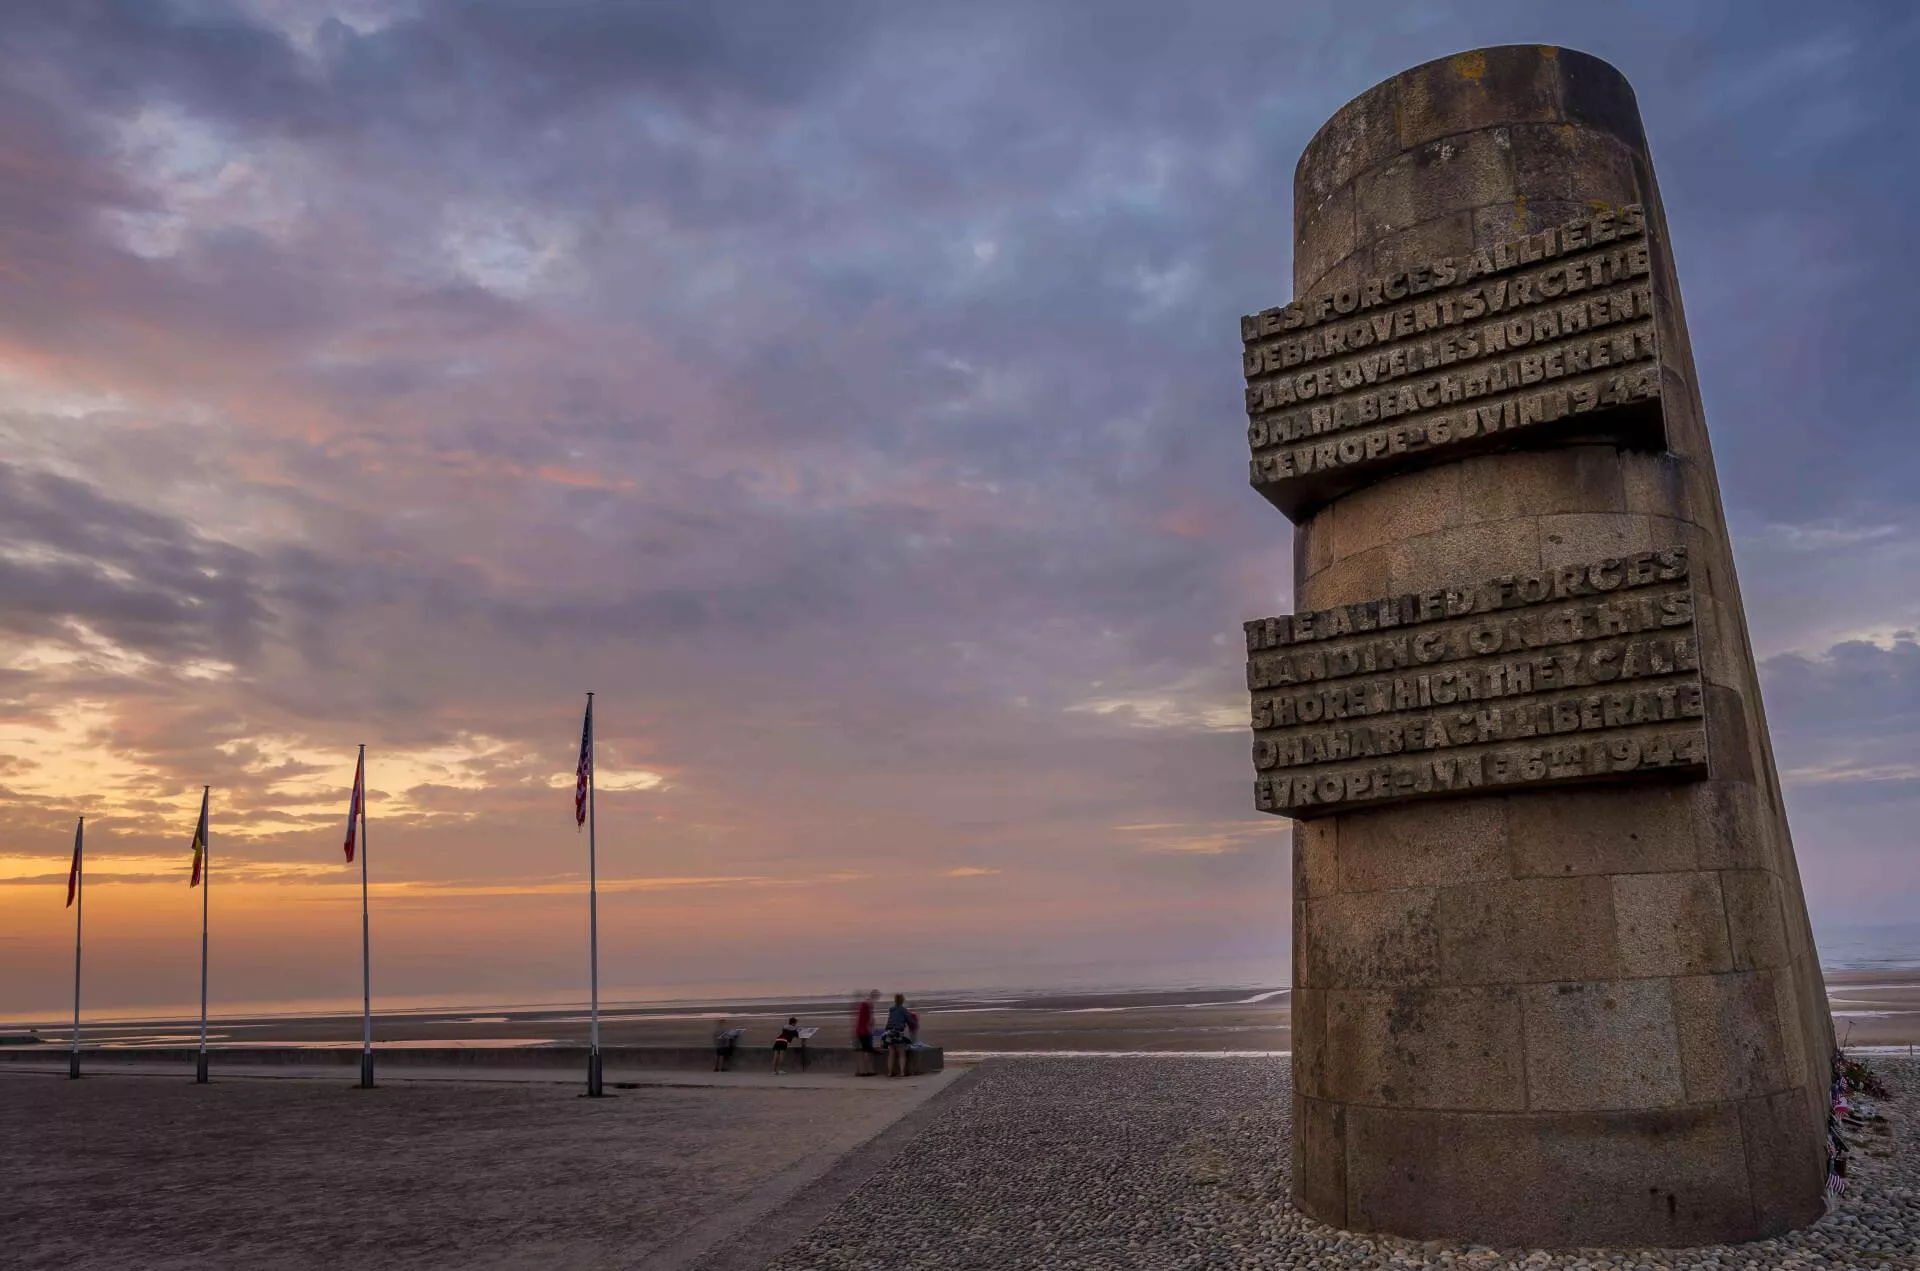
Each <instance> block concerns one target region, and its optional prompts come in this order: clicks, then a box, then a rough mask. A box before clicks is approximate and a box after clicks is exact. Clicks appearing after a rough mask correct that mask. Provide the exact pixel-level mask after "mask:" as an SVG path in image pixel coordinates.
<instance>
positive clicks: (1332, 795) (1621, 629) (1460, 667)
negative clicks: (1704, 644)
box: [1246, 546, 1707, 818]
mask: <svg viewBox="0 0 1920 1271" xmlns="http://www.w3.org/2000/svg"><path fill="white" fill-rule="evenodd" d="M1246 635H1247V686H1248V687H1249V688H1250V689H1251V690H1252V692H1253V729H1254V743H1253V761H1254V767H1255V769H1256V770H1257V771H1258V777H1257V781H1256V788H1255V801H1256V804H1257V806H1258V807H1259V808H1260V810H1261V811H1264V812H1276V813H1282V814H1284V815H1287V816H1292V817H1298V818H1309V817H1314V816H1320V815H1324V814H1326V813H1330V812H1340V811H1346V810H1350V809H1352V808H1353V807H1355V806H1356V805H1370V804H1379V803H1386V802H1393V801H1398V800H1405V799H1415V798H1430V797H1434V796H1440V795H1448V794H1465V793H1489V792H1492V791H1494V790H1497V789H1500V788H1503V787H1510V786H1537V785H1544V784H1562V783H1567V782H1575V781H1591V780H1601V779H1607V778H1620V777H1681V778H1685V777H1697V776H1704V775H1705V774H1706V769H1707V739H1706V719H1705V714H1706V703H1705V693H1704V689H1703V687H1702V684H1701V679H1700V651H1699V645H1698V643H1697V640H1696V636H1695V633H1694V592H1693V584H1692V581H1691V579H1690V577H1689V563H1688V560H1687V552H1686V549H1685V548H1684V547H1680V546H1673V547H1665V548H1661V549H1660V550H1657V551H1650V552H1641V553H1638V554H1636V555H1632V556H1623V557H1614V558H1609V559H1605V560H1599V561H1594V562H1591V563H1589V564H1585V565H1569V566H1562V567H1560V568H1556V569H1548V570H1542V571H1539V572H1537V573H1530V574H1521V575H1505V576H1503V577H1500V578H1492V579H1487V580H1485V581H1483V582H1481V583H1479V584H1477V585H1468V586H1464V587H1449V588H1446V589H1444V590H1439V591H1428V592H1423V593H1419V594H1411V595H1402V596H1387V597H1383V598H1381V599H1378V600H1370V601H1366V602H1363V603H1360V604H1353V605H1341V606H1339V607H1337V608H1334V609H1328V610H1322V611H1320V612H1317V613H1299V614H1283V615H1281V616H1279V617H1275V618H1263V619H1256V620H1255V621H1252V622H1249V623H1247V624H1246Z"/></svg>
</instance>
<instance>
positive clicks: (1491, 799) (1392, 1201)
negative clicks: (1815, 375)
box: [1242, 46, 1833, 1246]
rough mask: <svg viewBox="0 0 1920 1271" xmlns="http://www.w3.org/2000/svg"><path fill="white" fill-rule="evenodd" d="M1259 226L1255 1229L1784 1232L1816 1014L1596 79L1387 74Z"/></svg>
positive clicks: (1678, 361) (1616, 85)
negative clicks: (1286, 1152)
mask: <svg viewBox="0 0 1920 1271" xmlns="http://www.w3.org/2000/svg"><path fill="white" fill-rule="evenodd" d="M1294 199H1295V208H1294V227H1295V256H1294V285H1295V296H1296V299H1295V300H1294V302H1293V303H1291V304H1288V305H1285V306H1282V307H1278V308H1275V309H1272V310H1268V311H1266V312H1264V313H1260V314H1254V315H1250V316H1249V317H1247V318H1245V319H1243V322H1242V336H1243V339H1244V344H1245V372H1246V376H1247V381H1248V412H1249V418H1250V421H1251V426H1250V430H1249V439H1250V441H1251V443H1252V452H1253V465H1252V478H1253V483H1254V485H1255V487H1256V488H1258V489H1259V490H1260V491H1261V492H1262V493H1263V494H1265V495H1266V496H1267V497H1268V498H1269V499H1270V500H1271V501H1273V502H1274V503H1275V504H1276V505H1277V506H1278V507H1279V508H1280V509H1281V510H1282V511H1283V512H1285V513H1286V514H1287V515H1288V516H1289V517H1290V518H1291V519H1293V521H1294V522H1295V556H1294V593H1295V609H1296V612H1295V613H1294V614H1292V615H1286V616H1282V617H1278V618H1273V619H1264V620H1260V621H1256V622H1252V623H1249V624H1248V630H1247V637H1248V658H1249V684H1250V687H1251V689H1252V691H1253V722H1254V728H1255V734H1254V735H1255V745H1254V758H1255V765H1256V768H1257V774H1256V781H1257V800H1258V804H1259V806H1260V807H1261V808H1263V809H1264V810H1267V811H1271V812H1275V813H1277V814H1282V815H1287V816H1291V817H1293V818H1295V820H1296V825H1295V829H1294V887H1293V931H1294V958H1293V986H1294V992H1293V1028H1294V1054H1293V1076H1294V1101H1295V1106H1294V1113H1295V1116H1294V1182H1293V1186H1294V1194H1295V1199H1296V1201H1297V1203H1298V1204H1299V1205H1300V1207H1301V1208H1302V1209H1303V1210H1304V1211H1305V1212H1306V1213H1308V1214H1310V1215H1312V1216H1313V1217H1315V1218H1317V1219H1320V1220H1321V1221H1323V1222H1326V1223H1329V1224H1332V1225H1334V1226H1337V1227H1343V1228H1349V1229H1354V1230H1361V1231H1379V1232H1389V1233H1395V1234H1398V1235H1403V1236H1411V1237H1448V1238H1463V1239H1471V1240H1475V1241H1479V1242H1485V1243H1493V1244H1503V1245H1549V1246H1567V1245H1598V1244H1622V1243H1625V1244H1633V1245H1689V1244H1701V1243H1717V1242H1725V1241H1739V1240H1747V1239H1753V1238H1757V1237H1762V1236H1766V1235H1769V1234H1773V1233H1777V1232H1780V1231H1783V1230H1785V1229H1787V1228H1790V1227H1793V1226H1796V1225H1799V1224H1803V1223H1806V1222H1808V1221H1810V1220H1812V1219H1813V1218H1815V1217H1816V1216H1818V1214H1819V1213H1820V1211H1821V1206H1822V1188H1823V1184H1824V1182H1825V1177H1826V1168H1827V1158H1826V1123H1827V1093H1828V1082H1829V1076H1830V1072H1831V1062H1832V1054H1833V1032H1832V1022H1831V1019H1830V1017H1829V1015H1828V1013H1827V1009H1826V998H1825V992H1824V989H1823V986H1822V981H1821V978H1820V974H1819V963H1818V959H1817V957H1816V955H1815V952H1814V947H1813V940H1812V933H1811V930H1810V928H1809V925H1808V922H1807V915H1806V906H1805V902H1804V900H1803V898H1802V895H1801V889H1800V880H1799V874H1798V870H1797V867H1796V865H1795V863H1794V855H1793V847H1792V843H1791V840H1790V838H1789V836H1788V830H1787V823H1786V817H1785V813H1784V810H1783V807H1782V803H1781V795H1780V784H1779V781H1778V778H1777V777H1776V775H1775V772H1774V761H1773V753H1772V748H1771V745H1770V743H1769V740H1768V737H1767V728H1766V721H1765V718H1764V716H1763V714H1762V711H1761V705H1760V694H1759V688H1758V682H1757V677H1756V672H1755V669H1754V660H1753V652H1752V649H1751V647H1750V644H1749V641H1748V636H1747V627H1746V617H1745V613H1744V611H1743V608H1742V605H1741V601H1740V591H1739V586H1738V583H1737V582H1736V581H1735V578H1734V569H1733V557H1732V553H1731V551H1730V550H1729V546H1728V542H1727V532H1726V521H1725V515H1724V513H1723V511H1722V508H1721V503H1720V493H1719V488H1718V484H1717V481H1716V478H1715V475H1714V467H1713V458H1712V455H1711V452H1710V451H1709V448H1708V444H1707V429H1706V422H1705V418H1704V416H1703V413H1702V409H1701V402H1700V394H1699V391H1698V389H1697V387H1696V383H1695V376H1694V367H1693V357H1692V353H1691V350H1690V348H1689V345H1688V339H1687V327H1686V322H1685V319H1684V317H1683V314H1682V310H1681V305H1680V289H1679V286H1678V283H1677V281H1676V275H1675V271H1674V261H1673V256H1672V252H1671V250H1670V245H1669V242H1668V239H1667V234H1666V222H1665V217H1664V216H1663V214H1662V211H1661V204H1660V194H1659V191H1658V189H1657V188H1656V186H1655V184H1654V176H1653V167H1652V164H1651V162H1650V160H1649V158H1648V153H1647V142H1646V137H1645V135H1644V133H1643V131H1642V128H1641V122H1640V116H1639V110H1638V107H1637V105H1636V103H1635V101H1634V96H1633V92H1632V90H1631V89H1630V88H1629V87H1628V85H1627V82H1626V80H1625V79H1624V78H1623V77H1622V76H1621V75H1620V74H1619V72H1617V71H1616V70H1614V69H1613V68H1612V67H1611V66H1608V65H1607V64H1605V63H1604V62H1601V61H1598V60H1596V59H1594V58H1592V57H1589V56H1587V55H1585V54H1582V53H1576V52H1573V51H1570V50H1565V49H1556V48H1547V47H1537V46H1516V47H1504V48H1493V49H1485V50H1481V51H1478V52H1472V53H1465V54H1461V55H1459V56H1456V57H1450V58H1446V59H1444V60H1441V61H1436V62H1430V63H1428V64H1427V65H1424V66H1420V67H1417V68H1415V69H1413V70H1410V71H1407V72H1405V73H1404V74H1401V75H1398V76H1395V77H1394V78H1393V79H1391V80H1388V81H1387V82H1385V83H1383V84H1380V85H1378V86H1376V87H1375V88H1373V89H1371V90H1369V91H1368V92H1366V93H1365V94H1363V95H1361V96H1360V97H1358V98H1356V99H1355V100H1354V101H1353V102H1351V103H1349V104H1348V105H1347V106H1346V107H1345V108H1343V109H1342V110H1341V111H1340V112H1339V113H1338V114H1336V115H1335V116H1334V117H1333V118H1332V119H1331V120H1329V121H1328V122H1327V124H1326V125H1325V127H1323V128H1322V129H1321V130H1320V132H1319V134H1318V135H1316V136H1315V137H1314V139H1313V141H1312V142H1311V143H1310V144H1309V145H1308V147H1307V150H1306V153H1305V154H1304V155H1303V156H1302V158H1301V160H1300V165H1299V168H1298V171H1297V173H1296V175H1295V179H1294Z"/></svg>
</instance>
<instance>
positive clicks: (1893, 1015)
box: [0, 970, 1920, 1062]
mask: <svg viewBox="0 0 1920 1271" xmlns="http://www.w3.org/2000/svg"><path fill="white" fill-rule="evenodd" d="M1827 992H1828V998H1829V1001H1830V1002H1831V1005H1832V1008H1833V1013H1834V1027H1835V1031H1836V1034H1837V1035H1838V1036H1839V1037H1840V1038H1841V1039H1842V1040H1843V1041H1844V1042H1845V1043H1846V1044H1848V1045H1850V1046H1860V1047H1871V1048H1882V1047H1902V1048H1904V1047H1907V1046H1916V1047H1920V972H1914V971H1906V970H1901V971H1839V972H1833V973H1831V974H1829V975H1828V977H1827ZM1290 996H1291V995H1290V993H1289V992H1288V990H1287V989H1285V988H1284V987H1279V986H1269V987H1258V986H1254V987H1234V988H1196V989H1151V990H1140V989H1136V990H1113V991H1108V992H1030V993H1025V994H1020V993H980V994H964V993H950V994H930V995H927V996H924V997H915V998H914V999H913V1000H914V1004H915V1006H916V1008H917V1009H918V1010H919V1011H920V1012H921V1015H922V1021H923V1023H922V1037H923V1040H925V1041H927V1042H928V1043H929V1044H932V1045H937V1046H942V1047H944V1048H945V1049H946V1051H947V1054H948V1056H949V1058H950V1059H953V1060H957V1061H962V1062H964V1061H966V1060H969V1059H977V1058H984V1057H990V1056H999V1055H1019V1054H1036V1053H1049V1054H1069V1055H1071V1054H1126V1053H1152V1054H1173V1053H1210V1054H1221V1053H1226V1054H1233V1053H1242V1054H1272V1053H1276V1052H1283V1051H1287V1050H1290V1049H1291V1046H1292V1041H1291V1038H1292V1034H1291V1030H1290V1027H1289V1025H1290V1012H1289V1009H1288V999H1289V997H1290ZM849 1011H850V1003H849V1001H848V1000H847V999H838V998H836V999H826V1000H823V999H819V998H812V999H808V998H796V999H788V1000H780V999H766V1000H760V1001H728V1002H673V1003H643V1004H632V1003H626V1004H620V1003H613V1004H607V1005H605V1006H603V1009H602V1013H601V1036H602V1040H603V1042H604V1044H606V1045H608V1046H693V1045H704V1044H706V1042H707V1040H708V1039H709V1038H710V1037H711V1035H712V1032H713V1028H714V1024H715V1021H716V1020H718V1019H720V1018H723V1017H724V1018H725V1019H727V1020H728V1021H729V1022H730V1023H731V1024H732V1025H734V1026H736V1027H741V1028H745V1029H746V1030H747V1035H746V1038H745V1039H744V1044H745V1046H746V1047H747V1049H749V1050H752V1049H754V1048H757V1047H764V1046H766V1045H767V1044H769V1043H770V1042H771V1040H772V1038H773V1035H774V1033H775V1032H777V1031H778V1030H779V1028H780V1026H781V1024H782V1023H784V1022H785V1020H786V1019H787V1017H788V1016H790V1015H791V1016H798V1017H799V1019H800V1021H801V1023H802V1024H803V1025H805V1026H813V1027H818V1028H819V1029H820V1030H821V1032H820V1037H819V1043H818V1044H824V1045H828V1046H844V1045H846V1044H847V1035H848V1031H849V1029H848V1018H849ZM29 1028H38V1030H39V1034H38V1035H39V1036H41V1037H43V1038H46V1039H48V1042H50V1043H51V1044H56V1045H57V1044H62V1043H64V1041H65V1040H66V1038H67V1036H68V1035H69V1032H68V1026H63V1025H62V1024H60V1023H58V1022H56V1021H50V1020H37V1021H20V1022H18V1023H7V1024H0V1035H6V1036H11V1037H15V1038H17V1037H20V1036H23V1035H26V1033H27V1030H28V1029H29ZM197 1029H198V1023H197V1021H186V1020H180V1019H168V1020H141V1019H127V1020H120V1021H88V1022H87V1023H85V1025H84V1027H83V1030H82V1031H83V1039H84V1040H85V1041H86V1043H87V1044H88V1045H106V1046H127V1047H139V1046H143V1045H183V1044H190V1043H191V1042H192V1041H193V1040H194V1039H195V1038H196V1037H197ZM586 1032H587V1020H586V1015H585V1013H584V1011H583V1010H581V1009H580V1008H578V1007H573V1006H567V1007H535V1008H514V1007H503V1008H499V1009H495V1010H484V1009H482V1010H458V1011H407V1012H382V1013H377V1014H376V1015H375V1018H374V1036H375V1039H376V1041H377V1042H378V1043H380V1044H382V1045H394V1046H406V1045H421V1044H426V1043H439V1044H459V1045H469V1046H521V1045H539V1044H541V1043H569V1044H577V1043H579V1042H581V1041H584V1040H585V1037H586ZM359 1039H360V1017H359V1016H358V1015H357V1014H341V1015H300V1016H254V1017H234V1018H229V1017H224V1016H218V1015H216V1018H215V1021H214V1024H213V1026H212V1028H211V1031H210V1040H211V1041H212V1043H213V1044H214V1045H216V1046H253V1045H280V1044H287V1043H294V1042H298V1043H306V1044H313V1043H322V1044H333V1045H354V1044H357V1043H358V1042H359Z"/></svg>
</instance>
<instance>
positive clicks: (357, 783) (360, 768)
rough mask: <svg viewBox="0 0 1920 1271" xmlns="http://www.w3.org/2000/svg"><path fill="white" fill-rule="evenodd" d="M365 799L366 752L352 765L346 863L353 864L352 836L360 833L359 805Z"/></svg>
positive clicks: (361, 753)
mask: <svg viewBox="0 0 1920 1271" xmlns="http://www.w3.org/2000/svg"><path fill="white" fill-rule="evenodd" d="M366 797H367V752H366V751H364V750H363V751H361V752H360V761H359V762H358V763H356V764H354V765H353V800H352V801H351V802H350V803H348V804H347V862H348V863H349V864H351V863H352V862H353V842H354V836H355V835H357V834H359V832H360V803H361V800H363V799H365V798H366Z"/></svg>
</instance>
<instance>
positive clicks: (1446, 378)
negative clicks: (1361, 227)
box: [1240, 204, 1666, 521]
mask: <svg viewBox="0 0 1920 1271" xmlns="http://www.w3.org/2000/svg"><path fill="white" fill-rule="evenodd" d="M1654 292H1655V288H1654V285H1653V271H1652V255H1651V252H1650V251H1649V247H1648V242H1647V225H1646V215H1645V212H1644V210H1643V209H1642V208H1641V206H1640V205H1639V204H1628V205H1626V206H1624V207H1621V208H1619V209H1617V210H1613V211H1600V212H1596V213H1594V215H1592V216H1590V217H1585V218H1582V219H1579V220H1574V221H1569V222H1567V223H1566V224H1564V225H1560V226H1556V227H1554V228H1552V229H1547V230H1544V231H1542V232H1540V233H1537V234H1529V235H1527V236H1525V237H1523V238H1518V239H1514V240H1512V241H1510V242H1504V243H1500V244H1498V245H1497V246H1495V247H1494V248H1492V249H1491V250H1481V251H1476V252H1473V253H1472V254H1470V255H1467V256H1446V257H1442V258H1440V259H1438V260H1435V261H1432V262H1429V263H1424V264H1417V265H1414V266H1412V267H1410V268H1408V269H1404V270H1399V271H1397V272H1395V273H1392V274H1389V275H1387V276H1385V277H1378V278H1368V279H1365V280H1363V281H1361V282H1359V283H1355V284H1350V285H1345V286H1341V287H1339V288H1337V289H1335V290H1332V291H1328V292H1324V293H1322V294H1319V295H1314V296H1309V297H1306V298H1303V299H1300V300H1295V301H1294V302H1293V303H1291V304H1288V305H1286V306H1284V307H1282V308H1277V309H1268V310H1266V311H1265V312H1262V313H1257V314H1250V315H1248V316H1246V317H1244V318H1242V319H1241V320H1240V335H1241V340H1242V344H1243V347H1244V352H1243V365H1242V370H1243V371H1244V372H1245V374H1246V380H1247V419H1248V426H1247V441H1248V444H1249V446H1250V448H1251V450H1252V452H1253V457H1252V463H1251V466H1250V468H1249V476H1250V479H1251V480H1252V482H1253V485H1254V488H1255V489H1257V490H1259V491H1260V493H1261V494H1263V495H1265V496H1266V498H1267V499H1268V500H1269V501H1270V502H1272V503H1273V504H1274V505H1275V506H1276V507H1278V508H1279V509H1280V510H1281V511H1282V512H1284V513H1286V514H1287V516H1288V517H1290V518H1292V519H1294V520H1296V521H1297V520H1299V519H1300V518H1301V517H1302V516H1303V515H1306V514H1308V513H1310V512H1312V511H1313V509H1315V508H1316V507H1319V506H1321V505H1323V504H1325V503H1326V502H1328V501H1329V500H1331V499H1334V498H1337V497H1339V496H1340V495H1342V494H1344V493H1347V492H1348V491H1351V490H1354V489H1357V488H1359V487H1360V486H1362V485H1365V484H1367V483H1369V482H1372V481H1375V480H1378V479H1379V478H1381V477H1383V476H1386V475H1389V474H1391V473H1394V472H1398V471H1404V470H1406V469H1408V468H1412V467H1418V466H1422V465H1425V464H1429V463H1440V462H1446V461H1448V460H1453V459H1458V458H1461V457H1463V456H1465V455H1469V454H1476V453H1480V452H1483V451H1487V450H1493V449H1500V448H1503V447H1511V446H1522V445H1533V444H1539V443H1541V442H1544V441H1547V440H1549V439H1551V440H1553V441H1565V440H1569V439H1573V438H1583V439H1602V440H1607V441H1613V442H1618V443H1621V444H1625V445H1630V446H1637V447H1644V448H1649V449H1661V448H1664V447H1665V445H1666V433H1665V427H1664V421H1663V419H1662V416H1661V412H1660V405H1659V403H1660V359H1659V351H1658V347H1657V342H1656V338H1655V324H1654Z"/></svg>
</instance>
